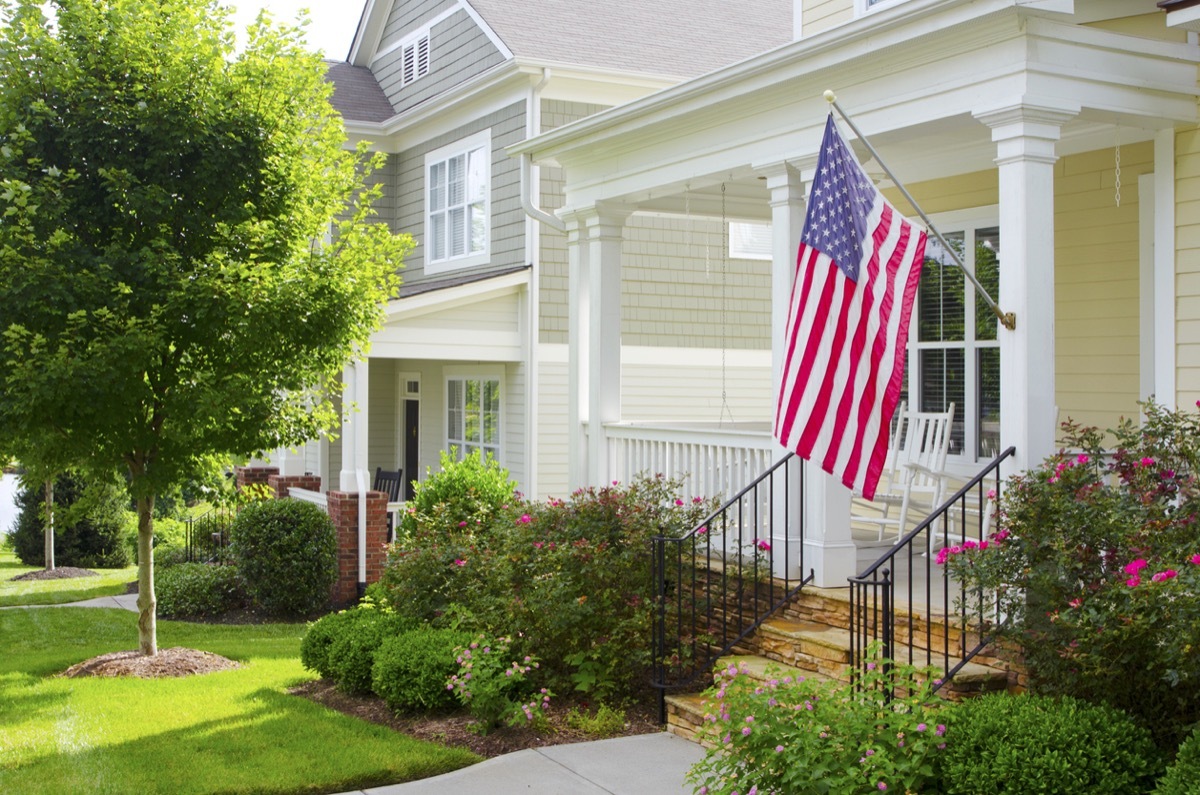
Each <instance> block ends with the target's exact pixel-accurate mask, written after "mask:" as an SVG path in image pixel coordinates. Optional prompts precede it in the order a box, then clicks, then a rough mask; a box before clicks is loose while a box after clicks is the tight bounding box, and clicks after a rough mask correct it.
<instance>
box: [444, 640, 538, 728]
mask: <svg viewBox="0 0 1200 795" xmlns="http://www.w3.org/2000/svg"><path fill="white" fill-rule="evenodd" d="M511 645H512V642H511V640H510V639H509V638H504V637H499V638H489V637H488V636H487V635H479V636H478V637H477V638H475V639H474V640H473V641H471V642H470V643H469V644H467V645H465V646H459V647H458V648H456V649H455V650H454V651H455V655H456V660H457V662H458V673H456V674H453V675H452V676H451V677H450V680H449V682H448V683H447V684H446V690H447V691H449V692H451V693H453V694H454V695H455V696H456V697H457V698H458V700H459V701H460V702H461V703H462V704H463V706H465V707H466V708H467V709H468V710H470V712H471V714H472V715H474V716H475V719H476V720H477V721H478V723H477V724H476V725H477V727H478V730H479V731H480V733H483V734H486V733H487V732H488V730H489V729H491V728H493V727H495V726H499V725H500V724H501V723H502V722H505V721H507V722H508V724H509V725H511V726H519V725H521V724H523V723H534V722H537V721H539V720H540V719H542V718H543V717H544V716H543V710H545V708H546V707H547V706H549V704H550V695H551V693H550V691H549V690H547V689H546V688H542V689H541V692H540V693H538V694H536V695H534V696H533V697H532V698H530V700H529V701H528V702H524V703H522V701H521V697H522V696H524V695H528V688H527V687H526V682H525V677H526V675H527V674H528V673H529V672H530V671H533V670H535V669H536V668H538V667H539V665H540V664H539V663H538V661H537V660H536V659H534V658H533V657H530V656H526V657H525V658H524V659H522V660H513V659H511V655H510V654H509V650H510V647H511Z"/></svg>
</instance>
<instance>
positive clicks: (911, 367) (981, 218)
mask: <svg viewBox="0 0 1200 795" xmlns="http://www.w3.org/2000/svg"><path fill="white" fill-rule="evenodd" d="M931 220H932V221H933V223H934V225H935V226H937V228H938V229H939V230H940V231H941V233H942V234H943V235H944V236H946V237H950V236H951V235H956V234H962V235H964V240H965V242H966V245H964V251H963V259H964V261H965V264H966V265H967V267H968V268H971V269H973V268H974V262H975V250H974V235H975V233H976V232H977V231H978V230H981V229H990V228H997V229H999V228H1000V208H999V206H995V205H993V206H991V207H977V208H973V209H970V210H960V211H955V212H949V213H941V214H938V215H934V216H932V217H931ZM930 240H931V242H934V240H933V237H932V235H931V236H930ZM1000 248H1001V251H1003V248H1004V230H1003V229H1000ZM948 267H954V266H953V265H951V266H948ZM922 280H924V277H922ZM963 283H964V291H965V293H964V297H963V307H964V311H965V312H966V314H967V317H966V318H964V323H963V339H962V340H954V341H948V342H939V341H927V342H922V341H921V340H920V339H919V338H920V320H921V319H920V301H919V300H918V301H916V302H915V303H914V305H913V314H912V325H911V326H910V331H909V336H908V353H907V360H908V366H907V370H908V373H907V378H908V383H907V387H908V388H907V393H908V404H909V409H910V410H912V411H917V410H919V409H920V406H921V378H920V375H921V374H920V355H921V351H929V350H939V349H940V350H951V349H953V350H962V351H963V352H964V353H963V366H964V371H965V372H964V374H963V403H964V404H965V405H960V406H955V409H954V414H955V417H954V421H955V424H956V425H957V424H959V423H961V424H962V426H961V427H962V429H963V446H962V450H961V451H960V452H959V453H957V454H955V455H951V456H950V457H949V459H948V463H949V464H951V465H952V467H951V468H952V469H960V470H961V471H962V472H967V471H973V470H974V468H975V467H974V465H975V464H976V463H977V462H981V461H987V460H990V458H988V457H985V456H982V455H979V454H978V453H977V451H978V450H979V438H980V428H979V405H980V400H981V396H980V394H979V389H978V384H979V373H978V367H977V366H976V365H977V359H976V352H977V351H978V350H980V349H983V348H995V349H997V350H998V349H999V347H1000V342H999V334H997V335H996V338H995V339H992V340H980V339H978V335H977V333H976V329H975V319H974V307H975V296H976V293H977V291H976V289H975V286H974V285H973V284H972V283H971V280H970V279H966V278H964V279H963ZM992 298H993V299H996V300H999V296H998V295H993V296H992ZM968 320H969V322H968ZM1001 410H1003V409H1001ZM997 452H998V451H997ZM953 465H958V466H957V467H955V466H953Z"/></svg>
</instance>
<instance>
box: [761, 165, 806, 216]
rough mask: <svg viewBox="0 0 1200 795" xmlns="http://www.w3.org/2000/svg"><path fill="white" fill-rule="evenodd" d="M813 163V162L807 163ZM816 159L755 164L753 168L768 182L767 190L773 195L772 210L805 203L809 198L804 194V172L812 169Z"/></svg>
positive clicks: (771, 200) (771, 199)
mask: <svg viewBox="0 0 1200 795" xmlns="http://www.w3.org/2000/svg"><path fill="white" fill-rule="evenodd" d="M807 161H812V162H807ZM815 162H816V158H815V156H814V157H811V158H804V159H802V160H798V159H790V160H776V161H774V162H770V163H755V164H754V165H753V168H754V170H755V171H756V172H758V175H759V177H761V178H763V179H765V180H766V183H767V190H768V191H769V192H770V194H771V198H770V204H771V207H772V208H776V207H780V206H785V205H789V204H794V203H797V202H799V203H803V202H804V201H805V200H806V199H807V198H808V197H807V196H806V195H805V192H804V177H803V174H802V171H803V170H804V169H805V168H807V169H808V170H811V169H812V166H813V164H814V163H815Z"/></svg>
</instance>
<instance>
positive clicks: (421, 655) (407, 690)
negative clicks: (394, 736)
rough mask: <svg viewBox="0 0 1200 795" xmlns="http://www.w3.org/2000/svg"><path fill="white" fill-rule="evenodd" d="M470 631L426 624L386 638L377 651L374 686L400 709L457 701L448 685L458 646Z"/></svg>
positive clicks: (438, 706) (450, 704) (440, 706)
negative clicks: (440, 627) (436, 627)
mask: <svg viewBox="0 0 1200 795" xmlns="http://www.w3.org/2000/svg"><path fill="white" fill-rule="evenodd" d="M471 637H472V636H471V633H469V632H459V631H457V630H453V629H435V628H433V627H429V626H425V627H418V628H417V629H413V630H409V631H408V632H405V633H404V634H402V635H397V636H395V637H392V638H385V639H384V641H383V643H382V644H381V645H380V646H379V649H378V650H377V651H376V652H375V663H374V666H373V667H372V669H371V686H372V688H373V689H374V691H375V695H377V696H379V697H380V698H382V699H383V700H384V701H386V702H387V705H388V706H389V707H391V708H392V709H394V710H396V711H397V712H405V711H419V710H428V709H443V708H446V707H453V706H455V705H456V704H457V703H458V699H457V698H456V697H455V695H454V691H453V690H449V689H447V687H446V683H447V682H448V681H449V679H450V677H451V676H452V675H454V674H455V673H456V672H457V671H458V661H457V656H456V654H455V649H456V648H458V647H460V646H466V645H467V644H468V643H470V642H471Z"/></svg>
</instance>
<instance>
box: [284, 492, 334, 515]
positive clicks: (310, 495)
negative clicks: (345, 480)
mask: <svg viewBox="0 0 1200 795" xmlns="http://www.w3.org/2000/svg"><path fill="white" fill-rule="evenodd" d="M288 496H289V497H291V498H292V499H293V500H300V501H301V502H311V503H312V504H313V505H316V506H317V507H318V508H320V509H321V510H322V511H324V512H325V513H329V498H328V497H327V496H326V495H325V494H324V493H323V492H320V491H311V490H310V489H298V488H296V487H295V486H291V487H289V488H288Z"/></svg>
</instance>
